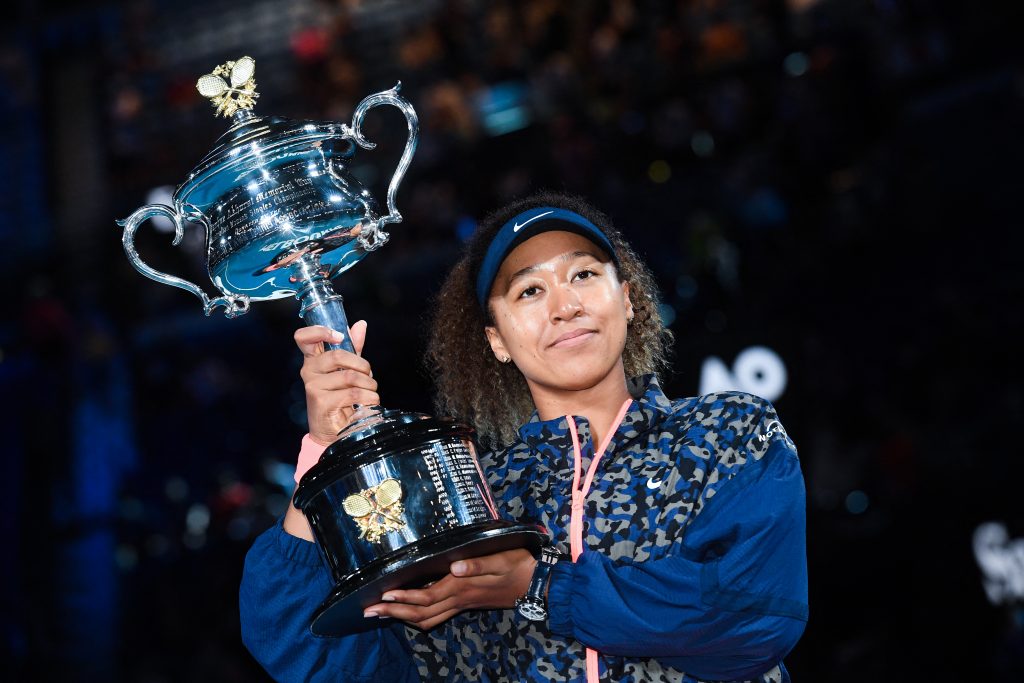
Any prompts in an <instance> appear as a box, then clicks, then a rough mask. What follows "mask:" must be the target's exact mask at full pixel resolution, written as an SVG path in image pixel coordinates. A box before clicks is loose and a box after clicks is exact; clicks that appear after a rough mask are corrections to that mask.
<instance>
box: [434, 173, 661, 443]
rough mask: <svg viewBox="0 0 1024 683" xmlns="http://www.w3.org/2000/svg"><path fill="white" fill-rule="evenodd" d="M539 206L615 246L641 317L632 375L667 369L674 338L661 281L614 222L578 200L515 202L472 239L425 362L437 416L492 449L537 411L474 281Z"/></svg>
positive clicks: (555, 197) (636, 320)
mask: <svg viewBox="0 0 1024 683" xmlns="http://www.w3.org/2000/svg"><path fill="white" fill-rule="evenodd" d="M539 206H553V207H558V208H564V209H568V210H570V211H575V212H576V213H578V214H580V215H581V216H584V217H585V218H587V219H588V220H589V221H591V222H592V223H594V224H595V225H597V226H598V227H599V228H601V230H602V232H604V233H605V235H607V236H608V239H609V241H611V243H612V245H613V246H614V247H615V253H616V255H617V256H618V260H619V272H618V276H619V279H620V280H621V281H623V282H628V283H629V286H630V289H629V295H630V300H631V301H632V303H633V314H634V316H633V322H632V323H631V324H630V325H629V326H628V327H627V328H626V345H625V348H624V349H623V352H622V360H623V367H624V369H625V373H626V377H635V376H638V375H644V374H651V373H655V374H656V373H658V372H662V371H665V370H667V369H668V351H669V349H670V348H671V346H672V340H673V337H672V332H671V331H670V330H668V329H667V328H666V327H665V326H664V325H663V324H662V322H661V318H660V316H659V315H658V289H657V286H656V284H655V282H654V277H653V276H652V275H651V272H650V271H649V270H648V268H647V266H646V265H645V264H644V263H643V261H641V260H640V258H639V257H638V256H637V255H636V253H635V252H634V251H633V249H632V248H631V247H630V246H629V244H628V243H627V242H626V240H625V239H624V238H623V237H622V235H621V233H619V231H618V230H616V229H615V228H614V227H613V226H612V224H611V221H610V220H609V219H608V217H607V216H605V215H604V214H603V213H601V212H600V211H598V210H597V209H595V208H594V207H593V206H591V205H590V204H588V203H587V202H586V201H584V200H583V199H581V198H579V197H576V196H573V195H567V194H561V193H555V192H542V193H539V194H535V195H532V196H530V197H526V198H524V199H520V200H517V201H514V202H512V203H511V204H508V205H507V206H505V207H503V208H501V209H498V210H497V211H495V212H493V213H491V214H490V215H489V216H487V217H486V218H485V219H484V220H483V222H482V223H481V224H480V227H479V228H478V229H477V230H476V232H475V233H474V234H473V236H472V237H471V238H470V239H469V241H468V243H467V244H466V247H465V250H464V251H463V254H462V257H461V258H460V259H459V261H458V262H457V263H456V264H455V266H454V267H453V268H452V270H451V272H450V273H449V274H448V277H447V279H446V280H445V282H444V284H443V285H442V286H441V289H440V291H439V293H438V294H437V296H436V299H435V302H434V305H433V316H432V318H431V320H430V332H429V341H428V343H427V352H426V364H427V369H428V371H429V372H430V374H431V376H432V377H433V380H434V386H435V388H436V390H437V395H436V397H435V407H436V409H437V411H438V412H439V413H441V414H447V415H452V416H454V417H456V418H457V419H460V420H464V421H466V422H469V423H470V424H472V425H473V426H474V427H475V428H476V430H477V433H478V436H479V438H480V442H481V444H482V445H483V446H484V447H486V448H496V447H500V446H503V445H506V444H509V443H511V442H512V441H513V440H514V439H515V438H516V435H517V429H518V427H519V426H520V425H521V424H522V423H523V422H525V421H526V420H528V419H529V417H530V415H531V414H532V413H533V411H534V405H533V399H532V397H531V395H530V391H529V388H528V386H527V384H526V379H525V378H524V377H523V375H522V373H520V372H519V370H518V369H517V368H516V366H515V365H514V364H503V363H499V362H498V360H497V359H496V358H495V357H494V353H493V352H492V351H491V347H490V344H489V343H488V341H487V336H486V334H485V332H484V328H485V327H487V326H489V325H493V324H494V322H493V319H492V316H491V312H490V311H489V310H482V309H481V307H480V305H479V303H478V302H477V298H476V294H475V285H474V283H475V282H476V278H477V274H478V272H479V270H480V265H481V262H482V261H483V258H484V255H485V253H486V251H487V247H488V245H490V243H491V240H492V239H493V238H494V236H495V234H496V233H497V232H498V230H500V229H501V226H503V225H504V224H505V223H506V222H507V221H508V220H510V219H511V218H512V217H514V216H516V215H518V214H520V213H522V212H523V211H526V210H528V209H532V208H535V207H539Z"/></svg>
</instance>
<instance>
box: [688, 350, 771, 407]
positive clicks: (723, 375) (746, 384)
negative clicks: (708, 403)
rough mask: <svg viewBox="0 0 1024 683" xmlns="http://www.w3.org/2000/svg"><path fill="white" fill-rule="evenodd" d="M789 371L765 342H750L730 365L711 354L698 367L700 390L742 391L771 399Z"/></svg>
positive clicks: (707, 392)
mask: <svg viewBox="0 0 1024 683" xmlns="http://www.w3.org/2000/svg"><path fill="white" fill-rule="evenodd" d="M788 377H789V375H788V374H787V373H786V364H785V363H783V362H782V358H780V357H779V354H777V353H775V352H774V351H772V350H771V349H769V348H768V347H767V346H750V347H748V348H746V349H744V350H743V351H741V352H740V353H739V355H738V356H736V360H735V361H734V362H733V364H732V367H731V368H729V367H727V366H726V365H725V363H724V362H723V361H722V359H721V358H718V357H717V356H711V357H710V358H708V359H707V360H705V361H704V364H703V365H702V366H701V369H700V393H701V394H710V393H713V392H716V391H745V392H747V393H750V394H754V395H756V396H760V397H761V398H766V399H768V400H769V401H774V400H776V399H777V398H779V396H782V393H783V392H784V391H785V390H786V382H787V380H788Z"/></svg>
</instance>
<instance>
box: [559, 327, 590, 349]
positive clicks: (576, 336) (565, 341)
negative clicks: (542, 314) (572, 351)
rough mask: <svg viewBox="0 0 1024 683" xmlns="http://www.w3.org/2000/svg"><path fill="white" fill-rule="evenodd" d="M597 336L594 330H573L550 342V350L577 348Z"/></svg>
mask: <svg viewBox="0 0 1024 683" xmlns="http://www.w3.org/2000/svg"><path fill="white" fill-rule="evenodd" d="M595 334H597V331H596V330H585V329H579V330H573V331H572V332H566V333H565V334H563V335H562V336H560V337H559V338H558V339H556V340H555V341H553V342H551V347H552V348H560V349H561V348H565V347H567V346H577V345H579V344H583V343H584V342H586V341H587V340H588V339H590V338H591V337H592V336H594V335H595Z"/></svg>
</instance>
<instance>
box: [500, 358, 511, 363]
mask: <svg viewBox="0 0 1024 683" xmlns="http://www.w3.org/2000/svg"><path fill="white" fill-rule="evenodd" d="M511 360H512V356H502V357H501V358H499V359H498V362H500V363H508V362H509V361H511Z"/></svg>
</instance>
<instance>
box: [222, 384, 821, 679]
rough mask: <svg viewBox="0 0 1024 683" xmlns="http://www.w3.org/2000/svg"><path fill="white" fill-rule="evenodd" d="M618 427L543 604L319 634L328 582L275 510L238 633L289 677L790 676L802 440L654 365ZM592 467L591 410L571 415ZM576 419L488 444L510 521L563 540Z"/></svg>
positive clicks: (800, 620) (800, 597) (803, 605)
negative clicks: (576, 546)
mask: <svg viewBox="0 0 1024 683" xmlns="http://www.w3.org/2000/svg"><path fill="white" fill-rule="evenodd" d="M630 389H631V392H632V393H633V396H634V399H635V400H634V402H633V403H632V404H631V405H630V407H629V409H628V412H627V413H626V415H625V417H624V419H623V421H622V423H621V424H620V426H619V428H618V430H617V431H616V432H615V434H614V435H613V436H612V438H611V442H610V443H609V445H608V447H607V449H606V452H605V455H604V458H603V459H602V460H601V462H600V463H599V465H598V469H597V475H596V476H595V478H594V482H593V485H592V488H591V489H590V492H589V494H588V496H587V498H586V504H585V509H584V534H583V538H584V547H585V549H586V550H585V552H584V553H583V554H582V555H581V556H580V557H579V559H578V560H577V562H575V563H572V562H568V561H565V562H560V563H558V564H557V565H556V567H555V569H554V570H553V573H552V577H551V584H550V589H549V594H548V600H549V612H550V615H549V619H548V620H547V621H541V622H533V621H528V620H526V619H524V618H523V617H521V616H519V615H518V614H517V613H516V612H515V611H514V610H510V609H509V610H480V611H472V612H463V613H462V614H459V615H457V616H456V617H454V618H452V619H450V620H449V621H448V622H446V623H445V624H443V625H441V626H438V627H437V628H435V629H433V630H432V631H430V632H428V633H423V632H420V631H417V630H415V629H412V628H409V627H406V626H404V625H402V624H391V625H390V626H388V627H386V628H384V629H381V630H380V631H376V632H372V633H370V634H361V635H358V636H350V637H346V638H343V639H329V640H322V639H316V638H313V637H312V636H310V635H309V632H308V617H309V615H310V614H311V613H312V611H313V609H315V606H316V605H317V604H319V601H320V600H321V599H322V598H323V596H324V595H326V594H327V593H328V592H329V589H330V586H331V581H330V576H329V574H328V573H327V571H326V570H325V569H324V568H323V566H322V565H321V562H320V559H319V557H318V556H317V554H316V550H315V547H314V546H313V544H311V543H308V542H305V541H301V540H299V539H296V538H294V537H292V536H289V535H288V534H286V533H285V532H284V531H283V530H282V529H281V526H280V524H278V525H277V526H276V527H274V528H272V529H271V530H269V531H267V532H266V533H264V534H263V535H262V536H261V537H260V538H259V539H257V541H256V543H255V544H254V546H253V548H252V550H251V551H250V553H249V556H248V557H247V560H246V568H245V574H244V576H243V583H242V590H241V596H240V597H241V602H240V605H241V613H242V625H243V639H244V640H245V642H246V645H247V646H248V647H249V649H250V651H252V652H253V654H254V656H255V657H256V658H257V660H259V661H260V662H261V664H263V665H264V667H266V668H267V670H268V671H269V672H270V673H271V674H272V675H274V676H275V678H277V679H278V680H288V681H291V680H346V681H405V680H409V681H413V680H424V681H441V680H445V681H495V682H497V681H584V680H586V668H585V649H586V647H591V648H593V649H595V650H597V651H598V652H599V653H600V655H599V657H598V661H599V674H600V679H601V680H602V681H630V682H640V681H652V682H653V681H679V682H682V683H697V682H698V681H702V680H715V681H757V682H758V683H768V682H769V681H770V682H771V683H781V682H782V681H788V680H789V676H788V674H787V672H786V670H785V667H784V666H783V665H782V658H783V657H784V656H785V655H786V654H787V653H788V652H789V651H790V650H791V649H792V647H793V646H794V645H795V644H796V642H797V640H798V639H799V637H800V635H801V634H802V633H803V629H804V625H805V622H806V619H807V570H806V559H805V558H806V556H805V542H804V488H803V478H802V475H801V472H800V466H799V462H798V460H797V456H796V448H795V446H794V445H793V442H792V441H791V440H790V439H789V437H788V435H787V434H786V432H785V430H784V429H783V428H782V425H781V424H780V423H779V421H778V417H777V415H776V414H775V410H774V408H773V407H772V406H771V404H770V403H768V402H767V401H765V400H764V399H761V398H758V397H756V396H752V395H750V394H742V393H736V392H727V393H720V394H710V395H707V396H702V397H699V398H688V399H681V400H676V401H670V400H669V399H667V398H666V397H665V395H664V393H662V391H661V388H660V387H659V385H658V382H657V380H656V379H654V378H652V377H644V378H639V379H638V380H635V381H633V382H631V386H630ZM574 422H575V424H576V429H577V435H578V439H579V444H580V447H581V455H582V458H583V467H584V469H586V467H587V466H588V465H589V460H590V459H591V458H592V457H593V454H594V444H593V443H592V441H591V438H590V429H589V424H588V422H587V421H586V419H585V418H582V417H576V418H574ZM569 428H570V427H569V421H568V420H567V419H566V418H559V419H556V420H548V421H541V420H539V419H538V418H537V416H536V415H535V416H534V417H533V419H531V420H530V421H529V422H527V423H526V424H525V425H523V426H522V427H521V428H520V430H519V437H520V438H519V439H518V441H517V442H515V443H514V444H512V445H511V446H510V447H509V448H507V449H505V450H502V451H499V452H496V453H491V454H487V455H485V456H482V457H481V461H482V464H483V465H484V468H485V471H486V473H487V475H488V479H489V481H490V484H491V486H492V488H493V490H494V493H495V497H496V498H498V499H499V500H500V501H502V503H503V509H504V512H505V514H506V515H507V516H508V517H509V518H512V519H517V520H521V521H529V522H536V523H539V524H542V525H543V526H544V527H546V528H547V529H548V531H549V532H550V534H551V536H552V538H553V540H554V542H555V544H556V545H558V546H559V547H560V549H561V550H563V551H568V549H569V539H568V531H569V529H568V527H569V511H570V505H571V487H572V481H573V468H574V465H573V445H572V443H571V435H570V434H569Z"/></svg>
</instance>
